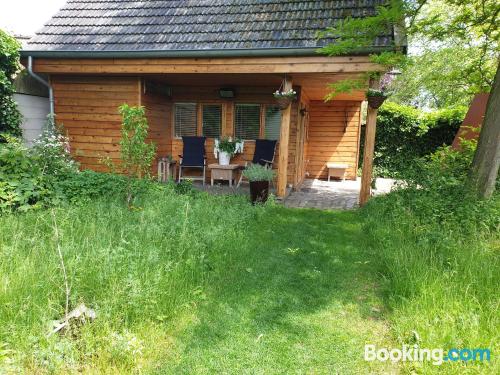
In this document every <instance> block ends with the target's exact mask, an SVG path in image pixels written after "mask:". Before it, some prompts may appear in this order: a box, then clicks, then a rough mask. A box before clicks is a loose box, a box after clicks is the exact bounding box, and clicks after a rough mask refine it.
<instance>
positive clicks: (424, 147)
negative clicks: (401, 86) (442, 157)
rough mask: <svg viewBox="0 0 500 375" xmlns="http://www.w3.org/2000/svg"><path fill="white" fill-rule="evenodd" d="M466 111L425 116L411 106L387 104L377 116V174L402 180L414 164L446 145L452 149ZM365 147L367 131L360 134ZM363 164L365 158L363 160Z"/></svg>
mask: <svg viewBox="0 0 500 375" xmlns="http://www.w3.org/2000/svg"><path fill="white" fill-rule="evenodd" d="M465 111H466V108H464V107H456V108H449V109H443V110H439V111H434V112H429V113H426V112H422V111H420V110H418V109H415V108H412V107H408V106H403V105H399V104H395V103H390V102H389V103H385V104H384V105H383V106H382V107H381V108H380V110H379V111H378V116H377V133H376V140H375V156H374V169H375V174H376V175H377V176H381V177H394V178H400V177H401V175H400V174H401V172H402V171H404V170H406V169H407V168H408V166H409V165H411V164H412V163H413V162H414V161H415V160H417V159H419V158H420V157H422V156H426V155H430V154H432V153H433V152H435V151H436V150H437V149H438V148H439V147H441V146H443V145H450V144H451V143H452V142H453V139H454V138H455V135H456V133H457V131H458V129H459V127H460V125H461V122H462V120H463V118H464V115H465ZM363 130H364V129H363ZM363 144H364V131H363V132H362V134H361V145H363ZM361 152H362V150H361ZM360 160H361V161H362V160H363V158H362V157H360Z"/></svg>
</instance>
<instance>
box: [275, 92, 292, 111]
mask: <svg viewBox="0 0 500 375" xmlns="http://www.w3.org/2000/svg"><path fill="white" fill-rule="evenodd" d="M273 96H274V99H276V102H277V103H278V107H279V108H280V109H287V108H288V106H289V105H290V103H291V102H293V101H294V100H295V99H296V98H297V92H296V91H295V90H293V89H290V90H288V91H280V90H276V91H275V92H274V94H273Z"/></svg>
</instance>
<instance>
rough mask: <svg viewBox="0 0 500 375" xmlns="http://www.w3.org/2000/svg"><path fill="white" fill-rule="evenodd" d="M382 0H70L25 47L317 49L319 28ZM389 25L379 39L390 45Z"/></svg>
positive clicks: (360, 13) (369, 8)
mask: <svg viewBox="0 0 500 375" xmlns="http://www.w3.org/2000/svg"><path fill="white" fill-rule="evenodd" d="M384 2H385V0H331V1H316V0H171V1H168V0H151V1H126V0H124V1H122V0H70V1H68V2H67V4H66V5H65V6H64V7H63V8H62V9H61V10H60V11H59V12H57V13H56V14H55V15H54V17H53V18H52V19H51V20H50V21H48V22H47V23H46V25H45V27H43V28H42V29H41V30H40V31H38V32H37V33H36V35H35V36H34V37H33V38H32V39H31V40H30V42H29V44H28V45H27V47H26V50H40V51H113V50H117V51H142V50H158V51H165V50H180V51H182V50H209V49H241V48H245V49H267V48H311V47H320V46H322V45H324V44H326V43H327V42H330V41H331V40H320V41H318V40H317V39H316V33H317V31H319V30H322V29H324V28H326V27H327V26H329V25H332V24H334V23H336V22H339V21H340V20H342V19H344V18H346V17H348V16H350V17H364V16H368V15H372V14H374V13H375V8H376V6H378V5H381V4H382V3H384ZM392 44H393V35H392V30H389V31H388V32H387V33H386V35H381V36H379V37H378V38H376V40H374V46H381V47H388V48H389V47H391V46H392Z"/></svg>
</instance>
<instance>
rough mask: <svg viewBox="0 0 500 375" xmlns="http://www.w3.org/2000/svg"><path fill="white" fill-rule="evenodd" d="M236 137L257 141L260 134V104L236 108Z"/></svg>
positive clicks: (237, 105) (238, 105)
mask: <svg viewBox="0 0 500 375" xmlns="http://www.w3.org/2000/svg"><path fill="white" fill-rule="evenodd" d="M234 108H235V109H234V112H235V113H234V135H235V137H236V138H241V139H247V140H250V139H257V138H259V134H260V104H236V105H235V106H234Z"/></svg>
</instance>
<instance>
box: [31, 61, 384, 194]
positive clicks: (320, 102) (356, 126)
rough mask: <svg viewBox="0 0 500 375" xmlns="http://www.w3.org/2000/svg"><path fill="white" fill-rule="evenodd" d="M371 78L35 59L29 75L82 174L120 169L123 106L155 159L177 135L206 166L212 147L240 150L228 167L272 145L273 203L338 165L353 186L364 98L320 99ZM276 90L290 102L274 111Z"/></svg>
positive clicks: (318, 71)
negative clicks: (191, 141) (140, 112)
mask: <svg viewBox="0 0 500 375" xmlns="http://www.w3.org/2000/svg"><path fill="white" fill-rule="evenodd" d="M82 61H83V62H84V64H82ZM376 69H378V67H377V66H376V65H374V64H372V63H370V62H369V61H368V58H367V57H364V56H359V57H356V56H354V57H323V56H317V57H287V58H244V59H236V58H225V59H215V58H207V59H199V58H198V59H173V58H163V59H142V60H141V59H128V60H127V59H121V60H120V59H114V60H109V59H101V60H97V59H94V60H80V61H75V60H61V59H56V60H51V59H37V60H35V70H37V71H38V72H42V73H47V74H50V78H51V84H52V87H53V89H54V96H55V98H56V103H55V104H56V106H55V108H56V115H57V120H58V121H59V122H60V123H62V124H64V127H65V129H66V131H67V132H68V135H69V137H70V140H71V144H72V152H73V153H74V155H75V157H76V159H77V160H78V161H79V162H80V163H81V165H82V168H90V169H94V170H105V169H106V167H105V166H104V165H103V164H102V163H101V162H100V160H101V159H102V158H105V157H109V158H111V159H112V160H113V161H115V162H116V163H119V162H120V161H119V157H120V153H119V134H120V125H121V118H120V116H119V115H118V113H117V107H118V106H119V105H120V104H122V103H124V102H126V103H128V104H130V105H142V106H144V107H145V109H146V115H147V118H148V122H149V126H150V140H151V141H153V142H155V143H156V144H157V149H158V154H157V156H158V159H159V158H162V157H165V156H167V155H171V156H172V157H173V158H174V159H178V155H180V154H182V147H183V142H182V136H184V135H195V136H205V137H206V138H207V141H206V150H205V153H206V156H207V164H210V163H216V162H217V160H216V159H215V157H214V154H213V148H214V140H215V139H217V138H220V137H223V136H230V137H237V138H241V139H243V140H244V141H245V147H244V153H243V154H242V155H236V156H235V158H234V159H233V160H232V162H233V163H237V164H244V163H245V160H251V159H252V156H253V153H254V144H255V143H254V140H255V139H275V140H277V141H278V142H277V148H276V154H275V158H274V163H273V169H275V170H276V181H275V187H276V194H277V196H278V197H280V198H284V197H285V196H286V193H287V191H289V190H290V189H295V190H297V189H299V188H300V186H301V184H302V183H303V182H304V180H305V179H309V178H312V179H326V178H327V176H328V168H327V164H328V163H337V164H344V165H346V173H345V175H344V176H343V177H345V178H346V179H347V180H354V179H355V178H356V171H357V168H358V157H359V146H360V145H359V135H360V123H361V121H360V120H361V102H362V101H363V100H364V94H363V93H362V92H353V93H350V94H342V95H339V96H338V97H336V98H335V100H333V101H330V102H326V103H325V102H324V97H325V95H326V94H327V93H328V90H329V89H328V87H327V84H328V83H332V82H336V81H338V80H341V79H346V78H356V77H359V75H360V74H362V73H363V72H366V71H370V70H376ZM367 84H368V82H367ZM280 87H281V88H283V89H285V90H286V89H289V88H293V89H294V90H296V91H297V93H298V95H297V99H296V101H294V102H293V103H292V105H290V106H289V107H288V108H287V109H285V110H281V111H276V103H275V100H274V98H273V95H272V94H273V92H274V91H276V90H277V89H279V88H280ZM222 91H225V92H231V93H232V95H231V96H230V97H227V96H225V95H223V93H222ZM214 119H215V120H214ZM214 121H215V122H214ZM154 170H156V168H154ZM209 173H210V172H209V171H207V176H206V181H207V182H208V181H209V180H210V174H209Z"/></svg>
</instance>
